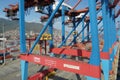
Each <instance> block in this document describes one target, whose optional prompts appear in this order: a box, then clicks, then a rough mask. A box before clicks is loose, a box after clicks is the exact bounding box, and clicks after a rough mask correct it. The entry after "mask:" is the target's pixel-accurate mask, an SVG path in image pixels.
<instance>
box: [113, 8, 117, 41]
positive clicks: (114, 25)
mask: <svg viewBox="0 0 120 80" xmlns="http://www.w3.org/2000/svg"><path fill="white" fill-rule="evenodd" d="M112 23H113V35H114V36H113V37H114V38H113V39H114V42H116V40H117V36H116V32H117V31H116V24H115V9H112Z"/></svg>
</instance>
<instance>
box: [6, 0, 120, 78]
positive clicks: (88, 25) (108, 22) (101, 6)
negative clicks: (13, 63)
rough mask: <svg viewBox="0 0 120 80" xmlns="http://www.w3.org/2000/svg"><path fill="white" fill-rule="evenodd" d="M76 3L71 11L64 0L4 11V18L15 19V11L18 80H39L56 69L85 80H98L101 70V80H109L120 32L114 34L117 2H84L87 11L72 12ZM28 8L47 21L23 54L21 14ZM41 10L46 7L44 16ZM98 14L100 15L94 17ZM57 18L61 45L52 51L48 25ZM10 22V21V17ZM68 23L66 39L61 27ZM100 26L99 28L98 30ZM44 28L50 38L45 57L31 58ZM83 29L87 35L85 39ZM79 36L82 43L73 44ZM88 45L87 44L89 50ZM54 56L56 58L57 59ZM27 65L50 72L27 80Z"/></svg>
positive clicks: (25, 2)
mask: <svg viewBox="0 0 120 80" xmlns="http://www.w3.org/2000/svg"><path fill="white" fill-rule="evenodd" d="M80 2H81V0H78V3H76V5H75V6H74V7H70V6H68V5H65V4H63V3H64V0H59V1H58V2H57V3H56V1H54V0H19V4H16V5H10V6H11V8H5V10H4V12H6V13H7V17H10V16H15V15H16V12H17V11H18V9H19V22H20V52H21V55H20V59H21V77H22V78H21V79H22V80H38V79H39V80H43V77H44V76H46V75H48V73H50V72H52V71H55V70H56V69H60V70H65V71H69V72H73V73H75V74H80V75H84V76H85V77H86V79H87V80H101V79H102V78H101V74H102V72H101V70H102V71H103V75H104V80H109V76H110V74H113V73H114V71H113V62H114V60H115V56H116V55H117V54H116V53H117V50H118V46H119V44H118V41H120V37H119V36H120V33H119V32H120V31H118V32H116V25H115V18H117V17H118V16H119V13H120V12H118V13H117V15H116V14H115V7H116V6H117V3H118V2H119V0H111V1H109V0H100V2H98V0H87V2H88V5H89V6H88V7H87V8H84V9H82V10H75V7H76V6H77V5H78V4H79V3H80ZM54 4H57V6H54ZM36 6H37V7H36ZM30 7H36V11H37V12H39V13H42V14H45V16H42V17H41V20H42V21H46V20H47V21H46V23H45V25H44V26H43V28H42V30H41V31H40V33H39V34H38V36H37V38H36V39H35V41H34V43H33V45H32V47H31V48H30V50H29V52H27V51H26V38H25V21H24V17H25V16H24V11H25V10H26V9H28V8H30ZM45 7H47V10H48V12H44V9H45ZM53 7H54V8H53ZM38 8H39V9H40V10H39V9H38ZM100 12H101V13H102V15H98V14H99V13H100ZM13 13H14V14H13ZM81 14H82V15H81ZM88 14H89V15H88ZM65 16H68V17H69V20H67V21H65V20H66V19H65V18H66V17H65ZM58 17H61V19H62V20H61V24H62V27H61V28H62V29H61V30H62V31H61V32H62V41H61V43H60V45H59V46H57V47H55V46H54V42H53V36H54V34H53V24H52V23H53V19H54V18H58ZM11 18H12V19H14V18H13V17H11ZM69 23H72V24H73V26H72V30H71V31H70V32H69V33H68V35H65V26H66V24H69ZM100 23H102V24H103V26H101V27H100ZM80 24H82V27H81V30H77V27H79V25H80ZM47 28H48V30H49V34H50V36H51V37H52V38H51V39H49V46H50V53H49V56H48V55H47V56H46V55H42V54H40V55H36V54H32V51H33V49H34V47H35V46H36V44H37V43H38V42H39V40H40V39H41V37H42V35H43V34H44V32H45V30H46V29H47ZM85 29H86V33H87V35H85ZM101 34H102V36H103V38H102V39H103V42H101V41H100V39H99V35H101ZM70 35H73V40H72V41H71V42H70V43H69V44H66V41H67V40H68V38H69V37H70ZM80 35H82V37H81V38H82V39H81V41H80V40H79V41H77V37H79V36H80ZM88 44H90V46H89V47H88ZM86 46H87V48H86ZM56 55H59V58H58V57H56ZM67 56H74V57H76V59H71V58H70V59H68V58H67ZM79 57H81V58H87V59H88V62H85V61H83V60H79V59H78V58H79ZM29 62H32V63H36V64H41V65H44V66H49V67H50V68H49V69H48V70H45V71H42V72H39V73H37V74H35V75H33V76H30V77H29V78H28V63H29Z"/></svg>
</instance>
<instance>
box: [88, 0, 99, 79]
mask: <svg viewBox="0 0 120 80" xmlns="http://www.w3.org/2000/svg"><path fill="white" fill-rule="evenodd" d="M88 3H89V14H90V28H91V30H92V31H91V36H92V38H91V40H92V53H91V56H90V62H89V63H90V64H91V65H95V66H100V51H99V39H98V27H97V12H96V0H88ZM87 79H88V80H100V79H97V78H93V77H87Z"/></svg>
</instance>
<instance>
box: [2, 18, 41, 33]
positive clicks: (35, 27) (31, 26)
mask: <svg viewBox="0 0 120 80" xmlns="http://www.w3.org/2000/svg"><path fill="white" fill-rule="evenodd" d="M3 25H4V29H5V31H10V30H15V29H19V21H11V20H8V19H3V18H0V33H2V31H3ZM42 27H43V25H42V24H41V23H34V22H26V23H25V28H26V31H30V30H32V31H34V32H40V30H41V29H42Z"/></svg>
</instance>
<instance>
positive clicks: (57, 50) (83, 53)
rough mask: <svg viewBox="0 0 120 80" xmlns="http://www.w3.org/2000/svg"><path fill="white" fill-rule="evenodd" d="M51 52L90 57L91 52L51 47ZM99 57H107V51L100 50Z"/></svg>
mask: <svg viewBox="0 0 120 80" xmlns="http://www.w3.org/2000/svg"><path fill="white" fill-rule="evenodd" d="M51 52H53V53H54V54H66V55H71V56H82V57H87V58H90V55H91V52H90V51H87V50H81V49H67V48H52V49H51ZM100 57H101V59H109V58H110V57H109V53H108V52H100Z"/></svg>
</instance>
